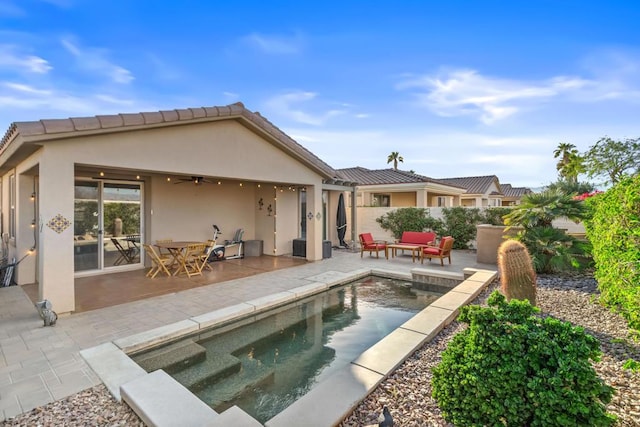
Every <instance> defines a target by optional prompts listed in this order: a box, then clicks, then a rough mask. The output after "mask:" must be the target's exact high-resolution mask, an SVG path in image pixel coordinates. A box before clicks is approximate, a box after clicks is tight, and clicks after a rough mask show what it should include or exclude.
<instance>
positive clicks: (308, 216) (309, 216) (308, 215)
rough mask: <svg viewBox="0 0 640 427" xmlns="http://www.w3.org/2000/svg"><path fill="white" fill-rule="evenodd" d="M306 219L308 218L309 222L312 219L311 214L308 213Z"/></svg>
mask: <svg viewBox="0 0 640 427" xmlns="http://www.w3.org/2000/svg"><path fill="white" fill-rule="evenodd" d="M307 218H309V221H311V220H312V219H313V212H309V213H308V214H307Z"/></svg>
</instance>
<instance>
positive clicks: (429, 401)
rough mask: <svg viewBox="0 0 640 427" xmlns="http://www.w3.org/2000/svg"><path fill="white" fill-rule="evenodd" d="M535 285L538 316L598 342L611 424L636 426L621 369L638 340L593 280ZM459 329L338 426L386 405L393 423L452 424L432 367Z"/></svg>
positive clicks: (638, 387)
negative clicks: (601, 299) (436, 393)
mask: <svg viewBox="0 0 640 427" xmlns="http://www.w3.org/2000/svg"><path fill="white" fill-rule="evenodd" d="M537 283H538V295H537V302H538V307H539V308H540V309H541V310H542V313H543V314H546V315H550V316H554V317H556V318H558V319H561V320H565V321H568V322H571V323H572V324H574V325H579V326H582V327H584V328H585V330H587V331H588V332H589V333H590V334H592V335H594V336H595V337H596V338H597V339H598V340H599V341H600V348H601V350H602V353H603V354H602V358H601V360H600V362H598V363H597V364H596V365H595V369H596V371H597V372H598V375H599V376H600V377H601V378H602V379H604V381H605V382H606V383H607V384H609V385H611V386H613V387H614V389H615V394H614V396H613V399H612V401H611V403H610V404H609V405H608V407H607V410H608V411H609V412H610V413H612V414H615V415H616V416H617V417H618V422H617V424H616V425H617V426H625V427H627V426H628V427H631V426H638V425H640V373H639V372H635V373H634V372H631V371H630V370H626V369H623V368H622V365H623V364H624V362H625V361H626V360H628V359H630V358H633V359H635V360H637V361H640V337H638V336H636V338H635V339H636V341H634V340H633V339H632V338H631V336H630V333H629V329H628V328H627V326H626V322H625V321H624V319H622V318H621V317H620V316H618V315H616V314H614V313H612V312H610V311H609V310H608V309H606V308H604V307H601V306H600V305H598V304H597V303H595V302H594V300H595V297H594V296H595V295H597V293H598V292H597V287H596V282H595V280H594V279H593V277H592V276H588V275H578V274H572V275H563V276H556V275H540V276H539V277H538V282H537ZM498 286H499V283H498V281H496V282H494V284H493V285H491V286H489V287H488V288H487V289H485V291H484V292H483V293H482V294H480V296H478V298H476V300H475V301H474V304H480V305H486V304H485V301H486V299H487V297H488V296H489V294H490V293H491V292H492V291H493V290H495V289H496V288H497V287H498ZM464 327H466V326H465V325H464V324H462V323H458V322H453V323H452V324H451V325H449V326H448V327H447V328H445V329H444V330H443V331H442V332H440V334H438V336H437V337H436V338H435V339H434V340H433V341H431V342H430V343H428V344H426V345H425V346H424V347H423V348H422V349H420V350H418V351H417V352H416V353H415V354H414V355H413V356H412V357H410V358H409V359H407V361H405V363H403V364H402V365H401V366H400V367H399V368H398V369H397V370H396V371H395V372H394V374H393V375H391V376H390V377H388V378H387V379H386V380H384V381H383V382H382V383H381V384H380V385H379V386H378V387H377V388H376V389H375V390H374V391H373V392H372V393H371V394H370V395H369V396H368V397H367V399H365V401H363V402H361V403H360V405H358V407H357V408H356V409H355V410H354V411H353V413H352V414H351V415H350V416H348V417H347V418H346V419H345V420H344V422H343V423H342V424H341V427H355V426H362V425H369V424H374V423H375V422H376V420H377V417H378V416H379V414H380V412H381V411H382V407H383V406H385V405H386V406H387V407H389V409H390V412H391V415H392V416H393V418H394V421H395V422H396V425H401V426H403V427H406V426H425V425H428V426H451V425H452V424H450V423H447V422H446V421H445V420H444V419H443V418H442V415H441V412H440V410H439V408H438V406H437V404H436V401H435V400H434V399H433V398H432V397H431V377H432V375H431V369H432V368H433V367H434V366H435V365H437V364H438V363H439V362H440V354H441V352H442V351H443V350H444V349H445V348H446V346H447V343H448V342H449V341H450V340H451V339H452V337H453V336H454V335H455V334H456V333H457V332H459V331H461V330H462V329H463V328H464Z"/></svg>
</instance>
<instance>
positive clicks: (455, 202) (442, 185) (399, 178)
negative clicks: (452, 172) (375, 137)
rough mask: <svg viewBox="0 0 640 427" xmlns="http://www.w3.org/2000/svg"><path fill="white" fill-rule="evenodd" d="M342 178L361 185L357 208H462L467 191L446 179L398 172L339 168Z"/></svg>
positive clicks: (357, 194) (358, 188)
mask: <svg viewBox="0 0 640 427" xmlns="http://www.w3.org/2000/svg"><path fill="white" fill-rule="evenodd" d="M337 173H338V176H339V177H341V178H343V179H345V180H347V181H350V182H353V183H357V190H356V197H357V199H356V206H365V207H369V206H374V207H390V208H403V207H420V208H426V207H452V206H460V204H461V197H462V196H463V194H465V192H466V189H465V188H464V187H462V186H459V185H456V184H450V183H448V182H445V181H444V180H439V179H433V178H429V177H426V176H423V175H419V174H416V173H412V172H407V171H402V170H397V169H367V168H363V167H353V168H346V169H338V170H337Z"/></svg>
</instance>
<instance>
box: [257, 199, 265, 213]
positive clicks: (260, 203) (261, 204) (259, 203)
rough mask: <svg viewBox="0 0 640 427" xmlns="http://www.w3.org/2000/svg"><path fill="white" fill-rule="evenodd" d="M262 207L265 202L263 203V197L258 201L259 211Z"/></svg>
mask: <svg viewBox="0 0 640 427" xmlns="http://www.w3.org/2000/svg"><path fill="white" fill-rule="evenodd" d="M262 206H264V202H263V201H262V197H260V200H258V209H259V210H262Z"/></svg>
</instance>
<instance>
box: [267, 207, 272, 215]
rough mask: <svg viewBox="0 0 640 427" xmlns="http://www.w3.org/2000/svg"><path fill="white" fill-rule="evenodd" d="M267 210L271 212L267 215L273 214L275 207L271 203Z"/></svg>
mask: <svg viewBox="0 0 640 427" xmlns="http://www.w3.org/2000/svg"><path fill="white" fill-rule="evenodd" d="M267 212H269V213H268V214H267V216H271V214H272V213H273V208H272V207H271V205H269V206H267Z"/></svg>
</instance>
